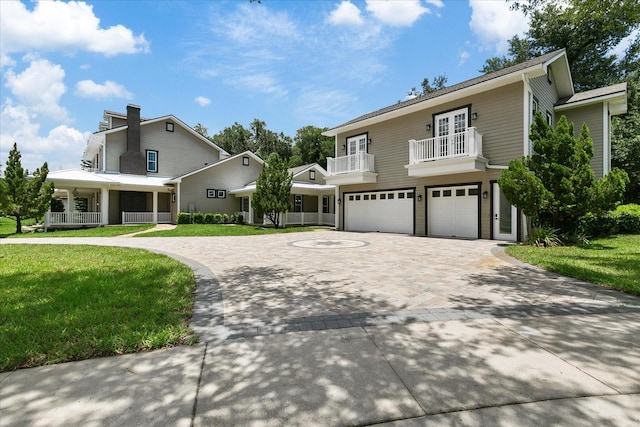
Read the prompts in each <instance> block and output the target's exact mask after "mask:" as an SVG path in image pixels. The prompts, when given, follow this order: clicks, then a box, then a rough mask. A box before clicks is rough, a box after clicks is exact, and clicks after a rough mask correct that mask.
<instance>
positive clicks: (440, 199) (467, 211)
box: [427, 184, 480, 239]
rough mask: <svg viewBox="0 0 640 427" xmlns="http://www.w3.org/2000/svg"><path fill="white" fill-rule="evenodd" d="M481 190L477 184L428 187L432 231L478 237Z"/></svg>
mask: <svg viewBox="0 0 640 427" xmlns="http://www.w3.org/2000/svg"><path fill="white" fill-rule="evenodd" d="M479 193H480V188H479V186H478V185H477V184H474V185H464V186H449V187H434V188H428V189H427V195H428V199H427V203H428V218H427V220H428V234H429V235H430V236H444V237H467V238H473V239H477V238H478V237H479V235H478V201H479V199H478V194H479Z"/></svg>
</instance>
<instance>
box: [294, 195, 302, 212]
mask: <svg viewBox="0 0 640 427" xmlns="http://www.w3.org/2000/svg"><path fill="white" fill-rule="evenodd" d="M293 211H294V212H302V194H294V195H293Z"/></svg>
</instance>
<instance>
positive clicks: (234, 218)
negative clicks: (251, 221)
mask: <svg viewBox="0 0 640 427" xmlns="http://www.w3.org/2000/svg"><path fill="white" fill-rule="evenodd" d="M229 223H230V224H236V225H242V224H244V221H243V219H242V214H239V213H232V214H231V215H229Z"/></svg>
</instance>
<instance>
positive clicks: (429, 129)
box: [424, 123, 431, 132]
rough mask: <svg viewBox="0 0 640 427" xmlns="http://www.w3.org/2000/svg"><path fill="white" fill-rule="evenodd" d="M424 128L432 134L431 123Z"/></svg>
mask: <svg viewBox="0 0 640 427" xmlns="http://www.w3.org/2000/svg"><path fill="white" fill-rule="evenodd" d="M424 128H425V129H426V130H427V132H431V123H427V124H426V125H425V127H424Z"/></svg>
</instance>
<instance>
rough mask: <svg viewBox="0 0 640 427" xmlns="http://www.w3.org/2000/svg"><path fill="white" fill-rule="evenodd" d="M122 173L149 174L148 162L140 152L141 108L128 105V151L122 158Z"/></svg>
mask: <svg viewBox="0 0 640 427" xmlns="http://www.w3.org/2000/svg"><path fill="white" fill-rule="evenodd" d="M120 173H129V174H134V175H146V174H147V160H146V158H145V156H144V154H143V153H142V152H141V151H140V107H138V106H137V105H131V104H129V105H127V151H126V152H124V153H123V154H122V155H121V156H120Z"/></svg>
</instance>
